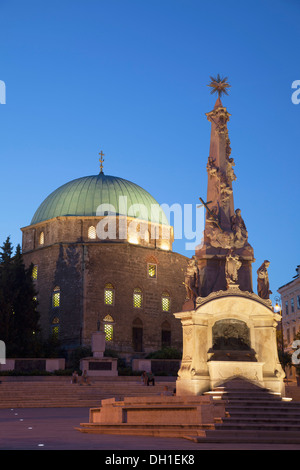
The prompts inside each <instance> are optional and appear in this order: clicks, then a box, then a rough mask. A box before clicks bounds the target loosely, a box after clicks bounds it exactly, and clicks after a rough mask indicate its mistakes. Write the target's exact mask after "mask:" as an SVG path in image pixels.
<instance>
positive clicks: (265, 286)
mask: <svg viewBox="0 0 300 470" xmlns="http://www.w3.org/2000/svg"><path fill="white" fill-rule="evenodd" d="M269 266H270V261H268V260H265V261H264V262H263V264H262V265H261V266H260V267H259V268H258V270H257V294H258V296H259V297H261V298H262V299H269V298H270V294H272V291H270V284H269V275H268V267H269Z"/></svg>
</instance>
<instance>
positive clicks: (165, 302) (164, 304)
mask: <svg viewBox="0 0 300 470" xmlns="http://www.w3.org/2000/svg"><path fill="white" fill-rule="evenodd" d="M170 306H171V299H170V295H169V294H168V292H163V293H162V296H161V308H162V311H163V312H169V311H170Z"/></svg>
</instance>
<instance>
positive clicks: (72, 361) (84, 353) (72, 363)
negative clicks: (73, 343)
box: [68, 346, 92, 371]
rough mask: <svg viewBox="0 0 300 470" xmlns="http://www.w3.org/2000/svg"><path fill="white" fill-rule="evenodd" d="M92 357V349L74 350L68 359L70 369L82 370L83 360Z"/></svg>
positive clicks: (81, 348)
mask: <svg viewBox="0 0 300 470" xmlns="http://www.w3.org/2000/svg"><path fill="white" fill-rule="evenodd" d="M91 356H92V350H91V348H87V347H82V346H80V347H78V348H76V349H74V350H73V351H72V352H71V354H70V356H69V358H68V368H70V369H72V370H73V371H74V370H77V371H79V370H80V360H81V359H83V358H84V357H91Z"/></svg>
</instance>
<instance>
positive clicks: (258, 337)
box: [175, 287, 285, 396]
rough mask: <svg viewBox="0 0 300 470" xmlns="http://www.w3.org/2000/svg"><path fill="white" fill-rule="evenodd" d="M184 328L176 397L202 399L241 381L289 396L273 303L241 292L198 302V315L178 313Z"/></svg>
mask: <svg viewBox="0 0 300 470" xmlns="http://www.w3.org/2000/svg"><path fill="white" fill-rule="evenodd" d="M175 317H176V318H179V319H180V320H181V323H182V328H183V354H182V363H181V368H180V370H179V372H178V379H177V381H176V395H177V396H186V395H200V394H202V393H204V392H206V391H209V390H212V389H213V388H214V387H216V386H219V385H221V384H222V383H224V382H226V381H228V380H230V379H233V378H235V377H240V378H243V379H245V380H248V381H250V382H252V383H254V384H256V385H258V386H261V387H265V388H269V389H270V390H272V391H273V392H277V393H280V394H281V395H283V396H284V394H285V390H284V383H283V379H284V376H285V374H284V371H283V369H282V367H281V364H280V362H279V359H278V352H277V343H276V325H277V322H278V321H279V320H280V316H279V315H277V314H276V313H274V312H273V310H272V308H271V301H270V300H263V299H261V298H260V297H258V296H257V295H256V294H254V293H249V292H244V291H241V290H240V289H239V288H238V287H233V288H230V289H228V290H226V291H219V292H213V293H211V294H210V295H209V296H207V297H205V298H201V297H199V298H198V299H197V300H196V308H195V310H190V311H183V312H180V313H175Z"/></svg>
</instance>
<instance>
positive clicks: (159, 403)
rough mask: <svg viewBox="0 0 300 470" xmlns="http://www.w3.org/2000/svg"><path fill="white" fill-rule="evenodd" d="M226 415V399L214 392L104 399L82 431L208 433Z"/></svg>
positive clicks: (91, 413) (149, 433)
mask: <svg viewBox="0 0 300 470" xmlns="http://www.w3.org/2000/svg"><path fill="white" fill-rule="evenodd" d="M224 416H225V408H224V403H223V402H222V401H220V400H214V399H213V398H212V397H211V396H197V397H196V396H195V397H176V396H151V397H150V396H148V397H125V398H124V400H122V401H117V400H116V399H114V398H112V399H107V400H102V403H101V407H99V408H92V409H91V410H90V417H89V423H82V424H81V426H80V427H79V428H78V430H79V431H81V432H88V433H98V434H126V435H145V436H146V435H148V436H164V437H184V436H185V435H189V434H192V435H197V436H201V435H204V433H205V430H208V429H214V426H215V423H216V422H217V421H220V420H221V419H222V418H223V417H224Z"/></svg>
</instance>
